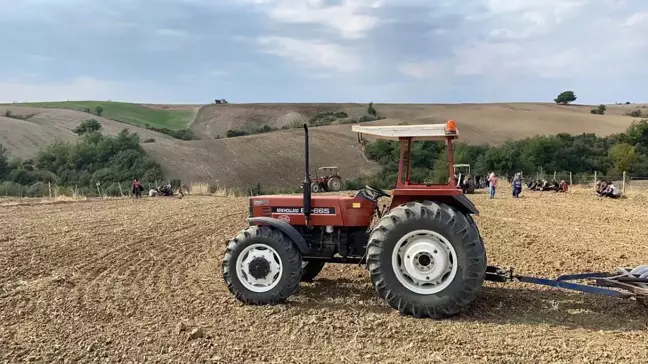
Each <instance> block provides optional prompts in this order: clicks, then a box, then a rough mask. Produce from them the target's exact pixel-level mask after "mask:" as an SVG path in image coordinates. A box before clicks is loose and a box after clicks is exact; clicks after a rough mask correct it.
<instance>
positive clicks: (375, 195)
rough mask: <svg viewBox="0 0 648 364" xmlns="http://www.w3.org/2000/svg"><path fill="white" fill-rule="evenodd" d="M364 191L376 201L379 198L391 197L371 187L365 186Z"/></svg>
mask: <svg viewBox="0 0 648 364" xmlns="http://www.w3.org/2000/svg"><path fill="white" fill-rule="evenodd" d="M365 190H367V191H369V192H370V194H371V195H372V196H373V198H374V199H376V200H378V198H380V197H391V195H390V194H389V193H387V192H385V191H383V190H381V189H379V188H376V187H371V186H369V185H366V186H365Z"/></svg>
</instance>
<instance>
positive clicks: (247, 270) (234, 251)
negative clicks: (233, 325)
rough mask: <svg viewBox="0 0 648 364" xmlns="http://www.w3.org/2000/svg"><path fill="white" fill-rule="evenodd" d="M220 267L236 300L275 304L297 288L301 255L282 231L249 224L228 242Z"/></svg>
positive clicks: (254, 303)
mask: <svg viewBox="0 0 648 364" xmlns="http://www.w3.org/2000/svg"><path fill="white" fill-rule="evenodd" d="M222 269H223V279H224V280H225V283H226V284H227V288H228V289H229V291H230V292H231V293H232V294H233V295H234V297H236V299H238V300H239V301H241V302H243V303H246V304H252V305H268V304H277V303H281V302H283V301H285V300H286V299H287V298H288V297H289V296H291V295H292V294H294V293H295V292H296V291H297V289H298V287H299V280H300V278H301V272H302V258H301V254H300V253H299V250H298V249H297V247H296V246H295V244H293V242H292V241H291V240H290V238H288V237H287V236H286V235H284V234H283V233H282V232H281V231H279V230H277V229H274V228H272V227H267V226H250V227H248V228H247V229H245V230H243V231H241V232H240V233H239V234H238V235H236V237H235V238H234V239H232V240H231V241H230V242H229V245H228V246H227V249H226V251H225V257H224V259H223V263H222Z"/></svg>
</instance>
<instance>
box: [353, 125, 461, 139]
mask: <svg viewBox="0 0 648 364" xmlns="http://www.w3.org/2000/svg"><path fill="white" fill-rule="evenodd" d="M445 129H446V124H419V125H371V126H369V125H357V124H356V125H353V126H352V127H351V131H354V132H356V133H362V134H368V135H373V136H376V137H378V138H379V139H390V140H399V138H412V139H413V140H445V138H446V137H449V136H450V137H455V138H456V137H457V136H458V135H459V131H458V130H457V132H455V133H446V130H445Z"/></svg>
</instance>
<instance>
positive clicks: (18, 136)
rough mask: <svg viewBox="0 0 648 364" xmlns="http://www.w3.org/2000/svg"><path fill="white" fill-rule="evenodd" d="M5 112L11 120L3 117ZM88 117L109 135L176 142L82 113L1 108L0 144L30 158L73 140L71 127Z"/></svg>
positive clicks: (136, 128)
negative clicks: (128, 134)
mask: <svg viewBox="0 0 648 364" xmlns="http://www.w3.org/2000/svg"><path fill="white" fill-rule="evenodd" d="M7 111H8V112H9V114H10V115H11V116H12V117H5V116H4V115H6V114H7ZM89 118H93V119H96V120H97V121H99V123H101V126H102V128H103V130H104V132H105V133H106V134H108V135H116V134H117V133H119V132H120V131H121V130H122V129H124V128H125V129H128V130H130V131H133V132H136V133H138V134H139V135H140V139H141V140H142V141H144V140H147V139H148V140H149V141H150V140H151V139H154V140H155V143H158V144H165V145H167V146H168V145H169V144H168V143H171V142H172V141H175V139H173V138H171V137H170V136H167V135H165V134H162V133H157V132H155V131H152V130H147V129H145V128H140V127H137V126H131V125H127V124H124V123H121V122H118V121H114V120H110V119H106V118H103V117H98V116H96V115H88V114H87V113H84V112H81V111H76V110H62V109H49V108H37V107H21V106H13V105H0V144H2V145H4V147H5V148H7V150H8V151H9V154H10V155H12V156H14V157H19V158H23V159H25V158H32V157H34V156H35V155H36V153H37V152H38V151H39V150H40V149H42V148H43V147H45V146H47V145H49V144H51V143H52V142H53V141H54V140H56V139H59V140H65V141H70V140H74V139H75V138H76V134H74V132H73V130H74V128H76V127H77V126H79V124H80V123H81V122H82V121H83V120H86V119H89Z"/></svg>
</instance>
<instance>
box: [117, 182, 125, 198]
mask: <svg viewBox="0 0 648 364" xmlns="http://www.w3.org/2000/svg"><path fill="white" fill-rule="evenodd" d="M117 185H118V186H119V194H120V195H121V197H124V191H122V188H121V182H119V183H118V184H117Z"/></svg>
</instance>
